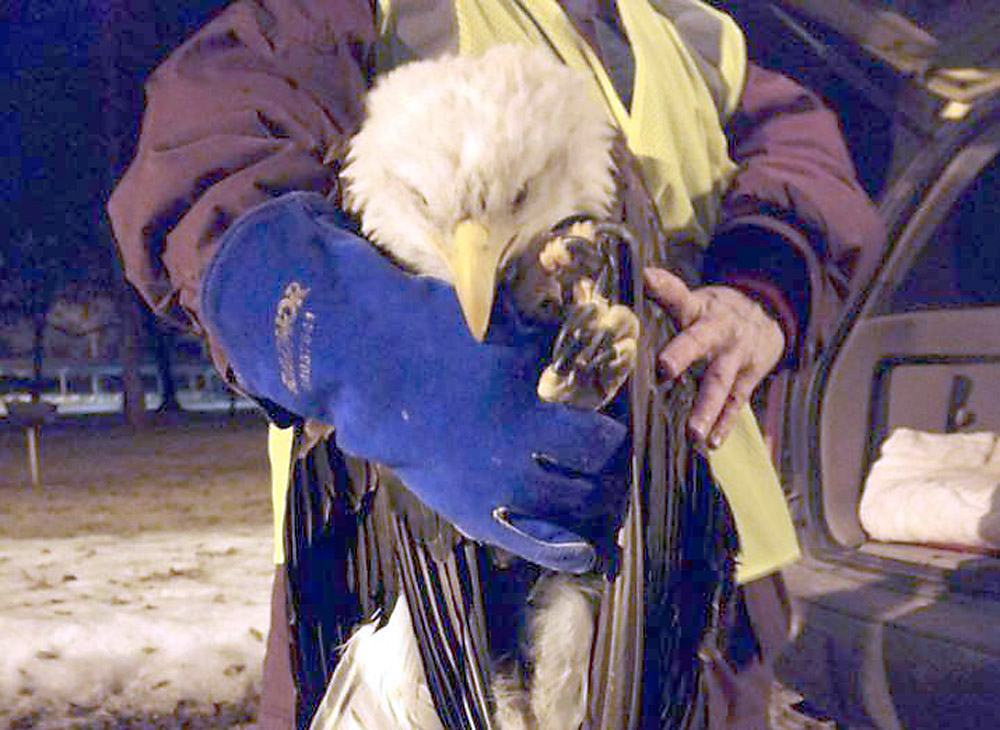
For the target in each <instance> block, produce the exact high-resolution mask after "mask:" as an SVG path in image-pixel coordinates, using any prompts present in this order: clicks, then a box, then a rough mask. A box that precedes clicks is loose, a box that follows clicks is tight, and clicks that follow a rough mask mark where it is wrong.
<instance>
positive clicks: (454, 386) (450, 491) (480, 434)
mask: <svg viewBox="0 0 1000 730" xmlns="http://www.w3.org/2000/svg"><path fill="white" fill-rule="evenodd" d="M202 316H203V319H204V320H205V324H206V326H207V327H208V329H209V331H210V332H211V333H212V334H213V335H214V336H215V337H216V338H217V341H218V343H219V344H220V345H221V346H222V348H223V350H224V351H225V353H226V355H227V356H228V357H229V359H230V364H231V366H232V368H233V370H234V372H235V373H236V375H237V378H238V379H239V381H240V383H241V385H242V387H243V388H244V389H246V391H247V392H248V393H251V394H254V395H256V396H258V397H263V398H266V399H268V400H271V401H273V402H275V403H277V404H279V405H281V406H282V407H284V408H287V409H288V410H290V411H292V412H293V413H295V414H297V415H300V416H302V417H305V418H311V419H315V420H318V421H321V422H323V423H327V424H331V425H333V426H334V429H335V438H336V442H337V445H338V446H339V447H340V448H341V449H342V450H343V451H344V452H345V453H348V454H352V455H355V456H358V457H362V458H365V459H371V460H374V461H377V462H380V463H382V464H384V465H386V466H388V467H390V468H391V469H392V470H393V471H394V472H395V473H396V474H397V475H398V476H399V477H400V479H401V480H402V481H403V483H404V484H405V485H406V486H407V488H408V489H410V490H411V491H412V492H413V493H414V494H416V495H417V497H419V498H420V499H421V500H422V501H423V502H424V503H425V504H426V505H427V506H428V507H430V508H431V509H433V510H435V511H437V512H438V513H439V514H441V515H443V516H444V517H446V518H447V519H449V520H450V521H451V522H453V523H454V525H455V526H456V527H457V528H458V529H459V530H460V531H461V532H463V533H464V534H466V535H467V536H469V537H471V538H473V539H476V540H480V541H483V542H485V543H489V544H492V545H495V546H498V547H501V548H504V549H506V550H508V551H510V552H513V553H515V554H517V555H519V556H521V557H523V558H526V559H528V560H530V561H532V562H535V563H538V564H540V565H543V566H545V567H548V568H552V569H555V570H562V571H568V572H575V573H580V572H585V571H587V570H590V569H593V568H595V567H598V564H599V563H600V560H602V559H605V558H607V557H609V552H612V551H613V547H611V546H613V542H614V541H613V534H614V530H615V529H616V528H617V526H618V524H619V521H620V517H621V515H622V513H623V512H624V508H625V502H626V494H627V489H628V480H627V471H628V470H627V468H626V464H627V457H626V456H625V453H626V451H627V449H626V448H625V441H626V437H627V428H626V427H625V426H624V425H623V424H621V423H619V422H617V421H615V420H614V419H611V418H609V417H607V416H604V415H601V414H599V413H595V412H590V411H582V410H578V409H573V408H570V407H567V406H561V405H555V404H549V403H542V402H540V401H539V400H538V398H537V396H536V394H535V385H536V381H537V379H538V375H539V373H540V371H541V361H542V359H543V352H544V349H543V346H544V344H545V343H543V342H535V341H533V340H532V339H530V338H528V337H521V338H519V339H516V338H515V339H512V340H511V341H509V342H507V343H505V344H503V345H497V344H492V343H479V342H476V341H475V340H474V339H473V338H472V336H471V335H470V334H469V332H468V329H467V327H466V325H465V321H464V319H463V317H462V314H461V311H460V309H459V305H458V301H457V299H456V297H455V294H454V292H453V290H452V289H451V288H450V287H449V286H447V285H446V284H443V283H441V282H438V281H436V280H433V279H430V278H426V277H418V276H412V275H409V274H407V273H405V272H403V271H402V270H401V269H399V268H398V267H396V266H395V265H393V264H392V263H391V262H390V261H388V260H387V259H386V258H385V257H384V256H383V255H382V254H381V253H379V252H378V251H377V250H376V249H375V248H374V247H373V246H372V245H371V244H369V243H368V242H366V241H365V240H364V239H362V238H359V237H358V236H356V235H355V234H354V233H351V232H350V231H348V230H346V228H345V224H344V222H343V221H342V220H341V219H340V218H339V217H338V214H337V213H336V211H335V210H334V209H333V207H332V206H331V205H330V204H329V203H328V202H327V201H325V200H324V199H323V198H322V197H320V196H318V195H315V194H309V193H290V194H287V195H285V196H283V197H281V198H278V199H276V200H274V201H271V202H268V203H265V204H264V205H262V206H260V207H258V208H256V209H254V210H252V211H250V212H249V213H247V214H246V215H244V216H243V217H241V218H240V219H239V220H238V221H237V222H236V223H234V224H233V225H232V227H231V228H230V229H229V230H228V231H227V232H226V234H225V235H224V240H223V241H222V244H221V246H220V248H219V251H218V253H217V254H216V256H215V258H214V259H213V260H212V262H211V264H210V267H209V270H208V272H207V274H206V276H205V279H204V285H203V291H202Z"/></svg>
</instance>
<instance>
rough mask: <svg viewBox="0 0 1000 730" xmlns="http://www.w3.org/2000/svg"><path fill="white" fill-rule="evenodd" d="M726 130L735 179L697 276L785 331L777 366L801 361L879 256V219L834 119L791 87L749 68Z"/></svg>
mask: <svg viewBox="0 0 1000 730" xmlns="http://www.w3.org/2000/svg"><path fill="white" fill-rule="evenodd" d="M727 131H728V133H729V139H730V153H731V155H732V157H733V159H734V160H735V161H736V163H737V165H738V172H737V174H736V177H735V179H734V181H733V183H732V185H731V186H730V188H729V190H728V192H727V194H726V197H725V199H724V201H723V215H722V221H721V224H720V226H719V228H718V229H717V231H716V235H715V237H714V239H713V241H712V244H711V245H710V247H709V250H708V256H707V260H706V278H707V279H709V280H712V281H721V282H725V283H729V284H732V285H735V286H737V287H739V288H741V289H743V290H744V291H746V292H747V293H749V294H751V295H752V296H754V297H755V298H757V299H758V300H759V301H761V303H762V304H764V305H765V308H768V309H770V310H771V312H772V314H775V315H776V316H777V317H778V319H779V321H781V323H782V326H783V327H784V329H785V333H786V340H787V341H788V348H787V350H786V362H787V363H794V362H797V361H801V360H803V359H805V360H806V361H808V360H809V359H811V358H812V356H813V354H814V353H815V351H816V349H817V347H818V346H819V344H820V342H821V341H822V338H823V336H824V334H825V333H826V332H827V329H828V327H829V325H830V324H831V323H832V322H833V321H834V319H835V316H836V315H837V313H838V310H839V307H840V305H841V304H842V303H843V300H844V298H845V297H846V295H847V292H848V288H849V286H850V280H851V278H852V277H853V276H854V275H856V274H857V273H859V272H860V271H861V270H863V269H865V268H867V267H868V266H869V262H870V261H871V259H872V258H873V257H874V256H875V255H877V253H878V251H879V250H880V249H881V248H882V246H883V244H884V241H885V232H884V230H883V226H882V222H881V219H880V218H879V216H878V212H877V210H876V209H875V206H874V204H873V203H872V201H871V199H870V198H869V196H868V195H867V193H866V192H865V191H864V189H863V188H862V187H861V185H860V183H859V182H858V180H857V176H856V173H855V170H854V167H853V164H852V162H851V159H850V156H849V154H848V151H847V147H846V143H845V141H844V138H843V135H842V134H841V131H840V127H839V124H838V121H837V117H836V115H835V114H834V113H833V112H832V111H830V110H829V109H828V108H826V107H825V106H824V105H823V103H822V102H821V101H820V100H819V99H818V98H817V97H816V96H815V95H814V94H812V93H810V92H809V91H807V90H806V89H804V88H803V87H801V86H799V85H798V84H797V83H795V82H794V81H792V80H791V79H789V78H787V77H785V76H782V75H780V74H777V73H774V72H771V71H767V70H764V69H762V68H759V67H756V66H753V65H751V66H750V67H749V69H748V74H747V79H746V84H745V88H744V91H743V94H742V97H741V100H740V105H739V108H738V109H737V112H736V114H735V116H734V118H733V119H732V120H731V121H730V124H729V128H728V130H727Z"/></svg>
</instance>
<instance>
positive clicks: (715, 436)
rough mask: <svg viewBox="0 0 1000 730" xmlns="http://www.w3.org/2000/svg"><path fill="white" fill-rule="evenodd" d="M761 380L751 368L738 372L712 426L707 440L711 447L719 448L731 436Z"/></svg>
mask: <svg viewBox="0 0 1000 730" xmlns="http://www.w3.org/2000/svg"><path fill="white" fill-rule="evenodd" d="M760 380H761V378H760V377H759V376H758V375H757V374H756V373H755V372H753V371H751V370H749V369H744V370H741V371H740V372H739V373H737V375H736V379H735V380H734V381H733V385H732V387H731V388H730V389H729V395H728V396H727V397H726V401H725V403H724V404H723V406H722V410H721V411H720V412H719V414H718V417H717V418H716V419H715V425H714V426H712V430H711V432H710V433H709V436H708V439H707V441H706V443H707V445H708V447H709V448H712V449H714V448H717V447H718V446H719V445H721V444H722V442H723V441H725V440H726V437H727V436H729V434H730V433H731V432H732V430H733V426H734V425H735V424H736V415H737V414H738V413H739V411H740V409H741V408H742V407H743V406H744V405H746V403H747V401H749V400H750V395H751V394H752V393H753V391H754V389H755V388H756V387H757V384H758V383H759V382H760Z"/></svg>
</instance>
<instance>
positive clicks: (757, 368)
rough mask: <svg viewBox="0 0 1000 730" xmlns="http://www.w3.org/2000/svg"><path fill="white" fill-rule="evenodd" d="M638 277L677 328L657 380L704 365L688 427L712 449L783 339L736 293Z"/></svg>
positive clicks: (661, 276) (659, 273)
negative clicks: (693, 365)
mask: <svg viewBox="0 0 1000 730" xmlns="http://www.w3.org/2000/svg"><path fill="white" fill-rule="evenodd" d="M644 273H645V276H646V285H647V287H648V288H649V294H650V296H651V297H652V299H653V300H654V301H656V302H657V303H659V304H660V306H662V307H663V308H664V309H665V310H666V311H667V312H668V313H669V314H671V315H672V316H673V317H674V319H675V320H676V321H677V323H678V325H679V326H680V328H681V331H680V332H679V333H678V334H677V336H676V337H674V338H673V339H672V340H671V341H670V342H669V343H668V344H667V346H666V347H664V348H663V350H662V351H661V352H660V354H659V358H658V360H659V365H660V369H661V370H662V372H663V374H664V375H665V376H666V377H667V378H670V379H671V380H672V379H674V378H677V377H678V376H679V375H681V373H683V372H684V371H685V370H687V369H688V368H689V367H690V366H691V365H692V364H693V363H695V362H697V361H699V360H704V361H705V362H706V368H705V374H704V375H703V377H702V379H701V383H700V385H699V389H698V396H697V398H696V400H695V404H694V408H693V409H692V411H691V419H690V421H689V423H688V426H689V428H690V429H691V432H692V435H693V436H694V437H695V438H696V439H698V440H699V441H701V442H702V443H703V444H705V445H707V446H709V447H711V448H715V447H716V446H718V445H719V444H721V443H722V441H723V440H724V439H725V437H726V436H727V435H728V434H729V431H730V430H731V429H732V426H733V422H734V418H735V416H736V413H737V412H738V411H739V410H740V408H742V407H743V405H744V404H745V403H746V402H747V400H748V399H749V398H750V395H751V394H752V393H753V391H754V389H755V388H756V387H757V385H758V384H760V381H761V380H763V379H764V377H765V376H767V374H768V373H770V372H771V370H772V369H773V368H774V366H775V365H776V364H777V363H778V360H779V359H780V358H781V353H782V352H784V349H785V334H784V332H783V331H782V329H781V326H780V325H779V324H778V323H777V322H776V321H775V320H774V319H772V318H771V317H770V316H769V315H768V314H767V313H766V312H765V311H764V310H763V309H762V308H761V307H760V305H759V304H757V303H756V302H755V301H753V300H752V299H751V298H750V297H748V296H747V295H745V294H743V293H742V292H741V291H739V290H738V289H733V288H732V287H727V286H705V287H700V288H698V289H694V290H692V289H688V287H687V285H686V284H685V283H684V282H683V281H682V280H681V279H679V278H677V277H676V276H674V275H673V274H671V273H670V272H668V271H665V270H663V269H652V268H651V269H646V270H645V272H644Z"/></svg>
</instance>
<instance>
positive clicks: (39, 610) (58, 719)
mask: <svg viewBox="0 0 1000 730" xmlns="http://www.w3.org/2000/svg"><path fill="white" fill-rule="evenodd" d="M271 549H272V546H271V535H270V529H268V527H267V526H263V527H261V526H255V527H252V528H242V527H229V528H226V529H224V530H219V531H216V532H211V533H205V532H202V533H198V532H169V533H166V532H157V533H147V534H143V535H139V536H130V537H124V536H110V535H96V536H85V537H72V538H58V539H20V540H11V539H5V538H3V539H0V586H2V588H3V590H2V592H0V637H3V639H2V643H3V647H2V650H0V720H3V719H4V718H5V717H6V718H7V719H13V718H19V717H25V716H30V715H35V716H40V717H42V718H43V721H42V722H38V723H36V724H34V727H64V726H66V722H65V721H66V719H67V718H68V717H70V716H74V717H81V716H89V717H90V718H91V719H93V718H95V717H121V716H129V715H149V714H157V713H165V714H169V713H171V712H174V711H175V710H176V708H177V707H178V706H182V707H187V708H189V709H194V710H197V709H198V708H199V707H204V708H207V710H208V711H209V712H211V710H212V708H213V707H216V706H218V705H219V704H220V703H234V702H241V701H244V700H246V698H248V697H250V696H252V695H253V694H255V693H256V692H258V691H259V688H260V678H261V668H262V667H261V664H262V660H263V656H264V645H265V640H266V635H267V629H268V620H269V611H270V583H271V577H272V574H273V565H272V563H271V561H270V556H271Z"/></svg>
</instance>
